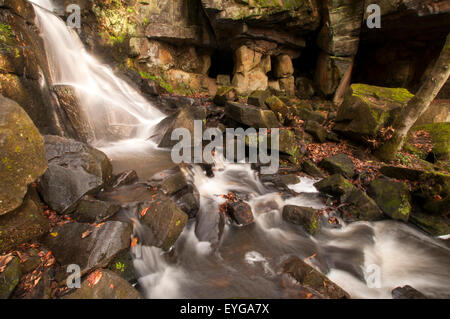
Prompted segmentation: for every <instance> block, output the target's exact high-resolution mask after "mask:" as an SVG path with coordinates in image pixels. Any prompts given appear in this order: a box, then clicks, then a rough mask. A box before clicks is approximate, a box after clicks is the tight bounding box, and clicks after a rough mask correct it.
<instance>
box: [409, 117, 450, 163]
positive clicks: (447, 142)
mask: <svg viewBox="0 0 450 319" xmlns="http://www.w3.org/2000/svg"><path fill="white" fill-rule="evenodd" d="M414 130H425V131H427V132H429V133H430V136H431V140H432V143H433V152H434V153H435V155H436V157H438V158H440V159H443V160H448V159H450V123H449V122H445V123H434V124H425V125H420V126H416V127H414Z"/></svg>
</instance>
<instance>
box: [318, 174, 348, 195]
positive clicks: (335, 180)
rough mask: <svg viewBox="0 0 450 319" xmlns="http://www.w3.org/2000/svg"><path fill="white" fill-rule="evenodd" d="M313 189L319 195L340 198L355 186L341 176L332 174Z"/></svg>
mask: <svg viewBox="0 0 450 319" xmlns="http://www.w3.org/2000/svg"><path fill="white" fill-rule="evenodd" d="M314 187H315V188H317V190H318V191H319V192H321V193H325V194H328V195H332V196H337V197H340V196H343V195H345V194H348V193H349V192H350V191H351V190H353V189H354V187H355V186H353V184H352V183H350V182H349V181H348V180H346V179H345V178H344V177H342V175H340V174H334V175H331V176H330V177H328V178H325V179H323V180H321V181H319V182H317V183H315V184H314Z"/></svg>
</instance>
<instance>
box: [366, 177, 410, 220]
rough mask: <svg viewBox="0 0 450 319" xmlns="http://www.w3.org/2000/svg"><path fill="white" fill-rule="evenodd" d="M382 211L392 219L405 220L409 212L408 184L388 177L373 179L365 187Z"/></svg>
mask: <svg viewBox="0 0 450 319" xmlns="http://www.w3.org/2000/svg"><path fill="white" fill-rule="evenodd" d="M367 194H368V195H369V196H370V197H372V198H373V199H374V200H375V202H376V203H377V204H378V206H379V207H380V208H381V210H382V211H383V213H385V214H386V215H388V216H389V217H391V218H392V219H398V220H403V221H404V222H407V221H408V219H409V215H410V213H411V204H410V194H409V189H408V186H407V185H406V184H405V183H402V182H396V181H393V180H391V179H388V178H377V179H375V180H373V181H372V182H371V183H370V184H369V187H368V189H367Z"/></svg>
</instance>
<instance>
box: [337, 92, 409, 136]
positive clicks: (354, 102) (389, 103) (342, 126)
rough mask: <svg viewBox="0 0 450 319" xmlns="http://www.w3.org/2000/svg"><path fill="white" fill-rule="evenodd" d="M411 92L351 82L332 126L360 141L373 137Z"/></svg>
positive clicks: (390, 119)
mask: <svg viewBox="0 0 450 319" xmlns="http://www.w3.org/2000/svg"><path fill="white" fill-rule="evenodd" d="M413 96H414V95H412V94H411V93H410V92H408V90H406V89H403V88H384V87H378V86H371V85H366V84H352V86H351V87H350V89H349V90H348V92H347V93H346V95H345V99H344V102H343V104H342V105H341V107H340V108H339V110H338V113H337V117H336V124H335V126H334V128H333V130H335V131H336V132H338V133H341V134H344V135H346V136H348V137H349V138H352V139H355V140H357V141H361V142H366V140H367V139H368V138H376V137H377V135H378V133H379V132H380V130H381V129H382V128H385V127H387V126H389V125H391V124H392V123H393V121H394V120H395V117H396V116H397V114H399V111H400V110H401V109H402V108H403V107H404V106H405V105H406V103H407V102H408V101H409V100H410V99H411V98H412V97H413Z"/></svg>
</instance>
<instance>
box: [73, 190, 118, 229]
mask: <svg viewBox="0 0 450 319" xmlns="http://www.w3.org/2000/svg"><path fill="white" fill-rule="evenodd" d="M119 210H120V205H118V204H115V203H111V202H104V201H101V200H98V199H96V198H94V197H92V196H89V195H86V196H83V198H81V200H80V201H79V202H78V205H77V208H76V209H75V211H74V213H73V217H72V218H73V219H75V220H76V221H78V222H80V223H98V222H102V221H105V220H106V219H108V218H109V217H111V216H113V215H114V214H115V213H117V212H118V211H119Z"/></svg>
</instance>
